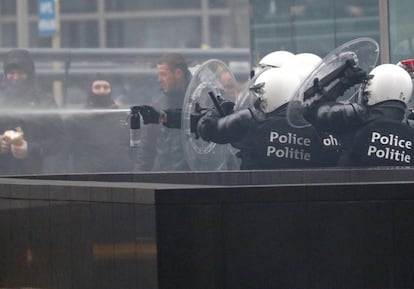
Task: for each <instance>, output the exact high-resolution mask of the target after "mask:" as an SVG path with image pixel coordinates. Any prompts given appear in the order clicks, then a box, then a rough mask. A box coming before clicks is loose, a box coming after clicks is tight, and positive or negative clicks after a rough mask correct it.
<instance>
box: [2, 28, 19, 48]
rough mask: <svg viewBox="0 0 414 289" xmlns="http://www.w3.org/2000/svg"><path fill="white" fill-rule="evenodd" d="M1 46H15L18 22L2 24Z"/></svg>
mask: <svg viewBox="0 0 414 289" xmlns="http://www.w3.org/2000/svg"><path fill="white" fill-rule="evenodd" d="M0 27H1V32H0V33H1V36H2V37H1V46H2V47H15V46H16V45H17V37H16V36H17V29H16V24H14V23H11V24H2V25H1V26H0Z"/></svg>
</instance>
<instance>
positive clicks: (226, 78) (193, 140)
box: [181, 59, 240, 171]
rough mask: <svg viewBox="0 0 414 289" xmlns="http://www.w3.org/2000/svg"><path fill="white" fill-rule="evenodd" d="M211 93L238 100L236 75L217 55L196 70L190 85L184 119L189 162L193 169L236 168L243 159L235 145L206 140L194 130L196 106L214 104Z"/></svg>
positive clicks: (185, 103)
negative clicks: (193, 114)
mask: <svg viewBox="0 0 414 289" xmlns="http://www.w3.org/2000/svg"><path fill="white" fill-rule="evenodd" d="M209 93H212V94H214V95H216V96H220V97H221V98H222V99H224V100H228V101H232V102H235V101H236V79H235V77H234V75H233V73H232V72H231V70H230V69H229V68H228V66H227V65H226V64H225V63H224V62H222V61H221V60H217V59H210V60H208V61H206V62H204V63H203V64H202V65H200V66H199V67H198V68H197V69H196V70H195V71H194V73H193V77H192V79H191V82H190V84H189V85H188V88H187V91H186V95H185V99H184V104H183V113H182V120H181V128H182V130H181V133H182V143H183V146H184V154H185V157H186V160H187V162H188V165H189V166H190V168H191V170H193V171H211V170H234V169H239V167H240V163H239V160H238V158H237V157H236V155H235V154H236V151H235V149H234V148H233V147H232V146H231V145H230V144H226V145H221V144H216V143H213V142H206V141H204V140H203V139H201V138H200V137H197V135H196V134H195V133H193V132H191V114H192V113H194V112H195V111H196V107H202V108H213V107H214V103H213V100H212V99H211V97H210V95H209Z"/></svg>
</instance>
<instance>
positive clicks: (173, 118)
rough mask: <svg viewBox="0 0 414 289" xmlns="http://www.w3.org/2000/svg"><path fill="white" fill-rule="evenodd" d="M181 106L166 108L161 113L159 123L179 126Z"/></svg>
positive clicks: (174, 126) (171, 126) (172, 126)
mask: <svg viewBox="0 0 414 289" xmlns="http://www.w3.org/2000/svg"><path fill="white" fill-rule="evenodd" d="M181 113H182V109H181V108H176V109H166V110H164V111H163V112H162V113H161V123H162V124H163V125H165V126H166V127H168V128H181Z"/></svg>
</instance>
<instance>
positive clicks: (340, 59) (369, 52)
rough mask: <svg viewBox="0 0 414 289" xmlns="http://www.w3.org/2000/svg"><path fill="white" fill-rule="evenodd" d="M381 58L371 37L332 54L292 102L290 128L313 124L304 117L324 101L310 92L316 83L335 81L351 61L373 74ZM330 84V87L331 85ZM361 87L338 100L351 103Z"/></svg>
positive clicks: (320, 65)
mask: <svg viewBox="0 0 414 289" xmlns="http://www.w3.org/2000/svg"><path fill="white" fill-rule="evenodd" d="M378 56H379V46H378V43H377V42H376V41H375V40H373V39H371V38H358V39H354V40H352V41H349V42H346V43H344V44H343V45H341V46H339V47H338V48H336V49H335V50H333V51H332V52H330V53H329V54H328V55H327V56H325V57H324V58H323V59H322V61H321V62H320V63H319V64H318V65H317V66H316V67H315V69H313V70H312V71H311V72H310V73H309V75H308V76H306V77H305V79H304V80H303V81H302V82H301V83H300V84H299V86H298V89H297V90H296V92H295V94H294V96H293V98H292V100H291V101H290V102H289V106H288V111H287V117H288V121H289V123H290V125H292V126H293V127H306V126H309V125H310V124H309V123H308V122H307V121H306V120H305V118H304V117H303V113H304V109H305V107H307V106H310V105H311V104H312V103H313V102H314V101H317V100H318V101H320V100H321V99H320V95H318V93H315V94H313V95H309V94H307V93H306V92H307V91H309V89H310V88H311V87H312V86H314V85H315V81H319V80H323V79H325V80H326V79H329V78H332V81H333V80H335V79H334V78H335V75H334V74H335V73H336V72H338V74H339V73H340V72H341V68H342V67H344V68H346V63H349V61H350V60H352V62H353V63H354V64H356V65H357V66H358V67H360V68H362V69H363V71H365V72H366V73H369V72H370V71H371V70H372V69H373V68H374V67H375V65H376V64H377V61H378ZM328 82H329V81H327V87H328V86H329V85H331V83H328ZM359 86H360V85H359V84H357V85H355V86H354V87H351V88H350V89H348V90H347V91H346V92H345V93H344V94H343V95H341V96H339V97H338V98H337V99H338V100H342V101H350V100H351V99H352V98H353V96H355V94H356V93H357V91H358V88H359ZM322 101H323V100H322Z"/></svg>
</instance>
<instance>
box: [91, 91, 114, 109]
mask: <svg viewBox="0 0 414 289" xmlns="http://www.w3.org/2000/svg"><path fill="white" fill-rule="evenodd" d="M114 105H115V103H114V101H113V100H112V94H111V93H109V94H103V95H102V94H101V95H98V94H94V93H92V92H90V93H89V95H88V102H87V105H86V106H87V107H94V108H105V107H113V106H114Z"/></svg>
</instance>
